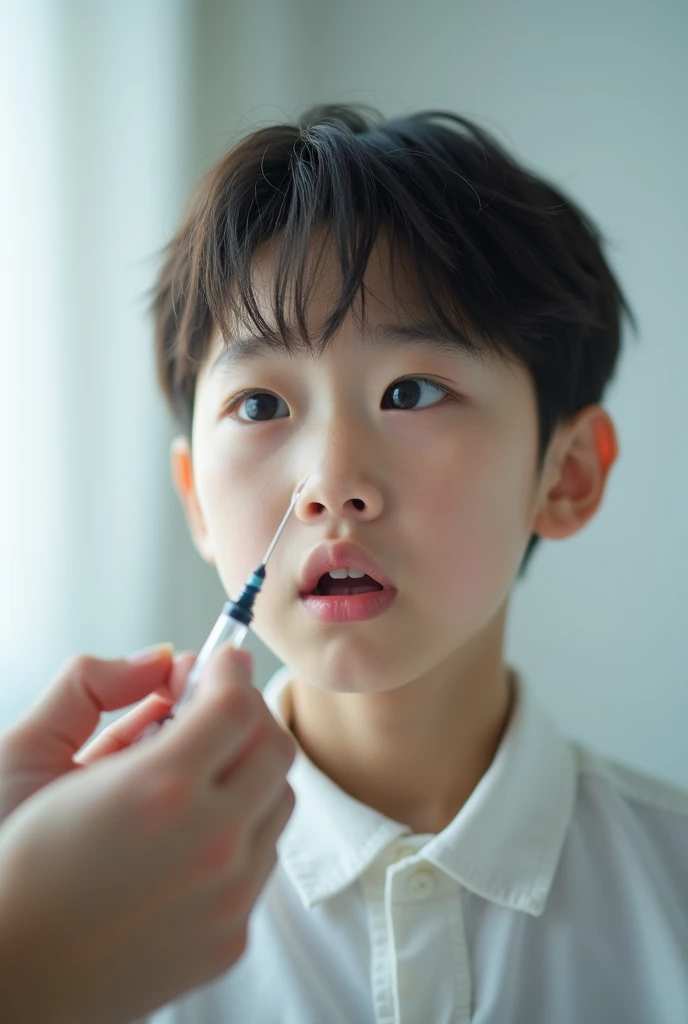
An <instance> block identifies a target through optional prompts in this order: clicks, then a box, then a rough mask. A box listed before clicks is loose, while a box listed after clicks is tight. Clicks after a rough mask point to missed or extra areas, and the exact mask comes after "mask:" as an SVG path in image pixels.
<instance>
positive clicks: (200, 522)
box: [170, 435, 215, 565]
mask: <svg viewBox="0 0 688 1024" xmlns="http://www.w3.org/2000/svg"><path fill="white" fill-rule="evenodd" d="M170 468H171V470H172V482H173V484H174V489H175V491H176V492H177V494H178V495H179V500H180V501H181V503H182V508H183V509H184V515H185V516H186V521H187V524H188V526H189V532H190V533H191V538H192V540H193V542H194V545H195V547H196V550H197V551H198V553H199V554H200V556H201V558H202V559H203V560H204V561H205V562H208V563H209V564H210V565H214V564H215V556H214V554H213V550H212V547H211V544H210V537H209V535H208V530H207V528H206V525H205V520H204V518H203V513H202V512H201V508H200V505H199V503H198V495H197V493H196V483H195V480H194V473H193V462H192V459H191V448H190V446H189V442H188V440H187V438H186V437H184V436H183V435H180V436H178V437H175V438H174V440H173V441H172V445H171V447H170Z"/></svg>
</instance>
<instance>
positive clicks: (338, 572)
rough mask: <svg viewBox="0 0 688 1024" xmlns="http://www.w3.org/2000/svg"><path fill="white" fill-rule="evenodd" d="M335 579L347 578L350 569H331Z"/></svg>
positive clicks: (330, 572)
mask: <svg viewBox="0 0 688 1024" xmlns="http://www.w3.org/2000/svg"><path fill="white" fill-rule="evenodd" d="M328 575H330V576H331V577H332V579H333V580H345V579H346V577H347V576H348V575H349V570H348V569H330V571H329V574H328Z"/></svg>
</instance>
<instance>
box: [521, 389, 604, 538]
mask: <svg viewBox="0 0 688 1024" xmlns="http://www.w3.org/2000/svg"><path fill="white" fill-rule="evenodd" d="M562 438H563V440H562V444H563V447H559V448H557V450H556V455H555V456H554V458H555V460H556V467H557V468H556V470H554V471H550V472H549V474H548V477H549V480H548V485H547V487H548V489H547V493H546V494H545V496H544V499H543V501H542V502H541V505H540V511H539V513H538V516H537V519H536V521H535V524H534V527H533V533H537V534H539V535H540V536H541V537H546V538H548V539H550V540H562V539H564V538H565V537H571V536H573V534H575V533H578V532H579V531H580V530H581V529H582V528H583V527H584V526H585V524H586V523H588V522H589V520H590V519H592V517H593V516H594V515H595V513H596V512H597V510H598V509H599V507H600V505H601V503H602V498H603V497H604V492H605V488H606V484H607V478H608V476H609V472H610V470H611V468H612V466H613V465H614V463H615V462H616V459H617V457H618V442H617V437H616V431H615V429H614V424H613V422H612V419H611V417H610V416H609V414H608V413H607V412H606V410H604V409H603V408H601V407H600V406H589V407H587V408H586V409H584V410H582V412H580V413H579V414H578V416H577V417H576V418H575V419H574V421H573V423H572V424H571V425H570V426H569V427H568V428H567V430H566V433H565V434H564V435H562Z"/></svg>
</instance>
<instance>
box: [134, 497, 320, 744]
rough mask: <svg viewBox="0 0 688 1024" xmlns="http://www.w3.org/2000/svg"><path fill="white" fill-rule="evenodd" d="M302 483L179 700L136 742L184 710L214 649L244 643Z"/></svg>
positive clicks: (221, 618)
mask: <svg viewBox="0 0 688 1024" xmlns="http://www.w3.org/2000/svg"><path fill="white" fill-rule="evenodd" d="M306 479H307V478H306ZM305 484H306V480H304V481H303V482H302V483H301V484H299V486H298V487H297V488H296V490H295V491H294V494H293V496H292V499H291V504H290V505H289V508H288V509H287V512H286V514H285V516H284V519H283V520H282V522H281V523H280V525H279V526H278V528H277V533H276V534H275V536H274V537H273V538H272V541H271V543H270V547H269V548H268V550H267V552H266V554H265V558H264V559H263V561H262V562H261V563H260V565H259V566H258V568H257V569H256V570H255V571H254V572H252V573H251V575H250V576H249V578H248V580H247V581H246V583H245V584H244V589H243V590H242V592H241V594H240V595H239V597H238V599H237V600H236V601H227V603H226V604H225V605H224V607H223V609H222V611H221V612H220V616H219V618H218V620H217V622H216V623H215V625H214V626H213V628H212V630H211V631H210V634H209V636H208V639H207V640H206V642H205V643H204V644H203V646H202V648H201V651H200V653H199V655H198V657H197V658H196V660H195V662H194V663H193V666H192V668H191V671H190V672H189V676H188V679H187V680H186V685H185V687H184V690H183V692H182V695H181V697H180V698H179V700H177V702H176V703H175V704H173V706H172V707H171V708H170V710H169V711H168V713H167V714H166V715H165V716H164V717H163V718H159V719H158V720H157V722H151V723H150V724H149V725H147V726H146V728H145V729H143V730H142V731H141V732H140V733H139V735H138V736H137V737H136V740H135V742H136V743H138V742H139V741H140V740H142V739H145V738H146V737H148V736H154V735H155V733H156V732H158V731H159V730H160V729H161V728H162V726H163V725H164V724H165V722H167V721H169V720H170V719H172V718H174V717H175V715H176V714H177V712H178V711H179V709H180V708H182V707H184V705H185V704H186V703H188V701H189V700H191V697H192V696H193V693H194V690H195V689H196V686H197V684H198V680H199V679H200V676H201V673H202V671H203V667H204V665H205V663H206V662H207V661H208V659H209V658H210V656H211V654H212V653H213V651H214V650H215V649H216V648H217V647H219V646H220V645H221V644H225V643H231V645H232V647H241V645H242V643H243V642H244V637H245V636H246V634H247V632H248V627H249V626H250V625H251V620H252V619H253V610H252V609H253V602H254V601H255V599H256V597H257V595H258V594H259V593H260V589H261V587H262V586H263V582H264V580H265V566H266V564H267V561H268V559H269V557H270V555H271V554H272V552H273V550H274V547H275V544H276V543H277V541H278V539H279V536H280V534H281V532H282V530H283V529H284V526H285V524H286V522H287V519H288V518H289V516H290V515H291V513H292V510H293V508H294V505H295V504H296V502H297V500H298V497H299V495H300V494H301V491H302V490H303V488H304V486H305Z"/></svg>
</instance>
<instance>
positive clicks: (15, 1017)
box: [0, 648, 296, 1024]
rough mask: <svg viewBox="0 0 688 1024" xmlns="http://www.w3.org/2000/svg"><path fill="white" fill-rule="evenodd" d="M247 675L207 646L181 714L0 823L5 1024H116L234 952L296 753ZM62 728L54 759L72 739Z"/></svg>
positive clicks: (283, 812) (243, 937)
mask: <svg viewBox="0 0 688 1024" xmlns="http://www.w3.org/2000/svg"><path fill="white" fill-rule="evenodd" d="M250 669H251V658H250V655H249V653H248V652H247V651H236V650H232V649H230V648H223V649H221V650H220V651H217V652H216V653H215V654H214V656H213V657H212V658H211V659H210V661H209V662H208V664H207V665H206V666H205V668H204V671H203V674H202V676H201V679H200V681H199V684H198V687H197V691H196V693H195V694H194V699H193V700H192V701H191V702H190V704H189V705H188V706H187V709H186V710H185V713H184V714H183V715H181V716H180V717H179V718H178V719H175V720H172V721H170V722H168V723H167V724H166V726H165V728H164V729H162V730H161V731H160V732H159V733H158V734H157V735H155V736H153V737H150V738H149V739H147V740H146V741H145V742H143V743H141V744H138V745H135V746H132V747H131V748H130V749H125V750H122V751H121V752H119V753H116V754H113V756H108V754H107V753H106V754H104V755H103V756H101V757H100V758H99V759H98V760H96V761H94V762H93V763H90V764H89V765H88V767H87V768H86V770H84V768H83V767H82V768H81V770H77V771H73V770H72V771H70V770H67V771H66V772H63V773H62V775H61V776H60V777H57V778H56V779H55V780H54V781H52V782H51V783H50V784H49V785H44V786H43V788H41V789H39V790H38V791H37V792H36V791H34V793H33V795H32V796H31V797H30V798H29V799H27V800H25V802H24V803H23V804H21V805H20V806H17V807H15V809H14V810H13V812H12V813H11V815H10V816H9V818H7V820H6V821H5V822H4V824H3V825H2V827H0V1004H1V1005H2V1006H3V1021H5V1022H7V1024H10V1022H14V1021H21V1022H24V1021H27V1020H31V1021H32V1024H43V1022H47V1021H50V1022H51V1024H57V1022H59V1021H65V1022H66V1021H69V1022H70V1024H79V1022H82V1021H83V1022H86V1021H89V1022H90V1021H93V1020H98V1021H99V1024H123V1022H125V1021H129V1020H131V1019H132V1018H135V1017H138V1016H141V1015H143V1014H145V1013H148V1012H150V1011H151V1010H153V1009H154V1008H156V1007H158V1006H161V1005H162V1004H164V1003H166V1002H168V1001H170V1000H171V999H174V998H176V997H177V996H179V995H180V994H181V993H182V992H185V991H187V990H188V989H190V988H194V987H196V986H198V985H200V984H203V983H205V982H207V981H209V980H211V979H212V978H214V977H216V976H217V975H218V974H220V973H222V972H223V971H226V970H227V969H229V968H230V967H231V966H233V964H234V963H236V961H237V960H238V959H239V957H240V956H241V955H242V953H243V951H244V949H245V947H246V942H247V928H248V919H249V916H250V913H251V911H252V909H253V907H254V905H255V902H256V900H257V899H258V897H259V895H260V893H261V891H262V889H263V887H264V885H265V883H266V882H267V880H268V878H269V876H270V875H271V874H272V871H273V869H274V866H275V863H276V860H277V855H276V843H277V840H278V838H279V836H280V835H281V833H282V831H283V829H284V827H285V825H286V824H287V821H288V820H289V818H290V816H291V813H292V811H293V808H294V794H293V791H292V790H291V787H290V786H289V785H288V784H287V782H286V775H287V772H288V770H289V768H290V766H291V764H292V762H293V759H294V756H295V751H296V747H295V744H294V741H293V739H292V738H291V737H290V736H289V735H288V734H287V733H286V732H285V730H283V729H282V728H281V727H280V726H279V725H278V723H277V722H276V721H275V719H274V718H273V716H272V714H271V712H270V710H269V709H268V708H267V706H266V704H265V702H264V700H263V697H262V695H261V694H260V692H259V691H258V690H257V689H256V688H255V687H253V686H252V685H251V672H250ZM164 685H165V684H163V686H164ZM78 689H79V687H78V686H77V690H78ZM169 703H170V702H169V701H167V705H166V706H169ZM57 704H58V706H59V701H57ZM54 706H55V705H54V704H53V707H54ZM149 707H151V705H149ZM43 708H44V711H45V710H46V708H47V705H43ZM136 710H138V709H135V711H136ZM160 710H161V709H160V706H159V705H158V707H157V709H156V712H155V713H153V711H152V710H151V714H150V717H149V718H148V719H147V720H148V721H152V720H154V719H155V718H157V717H159V716H160ZM164 710H165V709H163V713H164ZM89 713H90V712H89ZM134 713H135V712H131V714H132V715H133V714H134ZM127 717H128V718H129V716H127ZM42 720H43V722H44V725H46V726H47V719H46V718H45V716H43V718H42ZM35 721H36V713H35V712H34V728H35ZM115 724H117V723H115ZM143 724H146V722H143V723H141V728H142V727H143ZM72 725H73V728H72V729H71V730H70V728H69V726H68V725H66V728H67V733H66V734H65V735H64V737H63V745H62V748H61V749H63V750H64V749H70V748H72V749H73V748H74V742H75V739H76V742H79V739H80V737H81V735H82V733H83V727H80V728H79V727H76V726H75V725H74V723H72ZM21 728H22V727H21V726H20V730H21ZM111 729H112V727H111ZM24 735H26V734H24ZM33 735H34V737H35V739H36V741H37V742H38V741H39V739H40V736H39V735H38V734H37V733H35V732H34V733H33ZM103 735H104V734H103ZM111 735H112V734H111ZM123 738H124V739H125V740H126V737H123ZM132 738H133V730H132ZM99 740H101V737H98V739H97V740H96V741H95V742H96V743H97V742H98V741H99ZM104 742H107V741H104ZM58 747H59V744H58ZM72 756H73V755H72ZM48 762H49V763H52V764H53V766H54V764H55V763H56V762H55V759H53V760H52V762H51V761H50V759H48ZM63 764H64V761H63Z"/></svg>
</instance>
